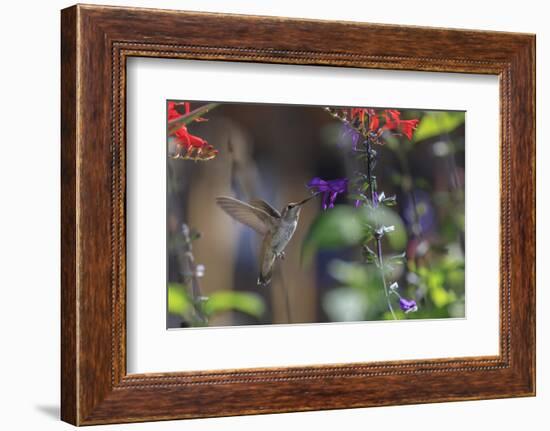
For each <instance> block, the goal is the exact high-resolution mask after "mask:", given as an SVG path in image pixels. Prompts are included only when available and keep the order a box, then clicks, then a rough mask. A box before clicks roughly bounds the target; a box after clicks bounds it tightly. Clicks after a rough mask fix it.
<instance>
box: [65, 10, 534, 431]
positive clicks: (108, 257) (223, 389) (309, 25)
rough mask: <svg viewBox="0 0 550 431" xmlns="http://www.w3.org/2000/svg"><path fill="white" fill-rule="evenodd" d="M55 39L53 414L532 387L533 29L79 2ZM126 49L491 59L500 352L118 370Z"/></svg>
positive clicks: (494, 394) (207, 409) (426, 65)
mask: <svg viewBox="0 0 550 431" xmlns="http://www.w3.org/2000/svg"><path fill="white" fill-rule="evenodd" d="M61 46H62V63H61V70H62V94H61V106H62V113H61V117H62V134H61V136H62V153H61V168H62V185H61V187H62V241H61V249H62V296H61V300H62V304H61V305H62V327H61V330H62V346H61V349H62V373H61V374H62V381H61V385H62V392H61V393H62V400H61V406H62V409H61V415H62V419H63V420H65V421H67V422H70V423H72V424H77V425H86V424H99V423H111V422H136V421H145V420H161V419H175V418H189V417H209V416H222V415H239V414H256V413H272V412H287V411H306V410H316V409H337V408H351V407H365V406H379V405H389V404H411V403H424V402H441V401H450V400H470V399H481V398H501V397H511V396H529V395H534V393H535V134H534V133H535V132H534V131H535V124H534V118H535V112H534V110H535V107H534V101H535V77H534V73H535V72H534V71H535V37H534V36H533V35H525V34H512V33H498V32H481V31H469V30H468V31H466V30H448V29H433V28H422V27H401V26H389V25H375V24H362V23H351V22H331V21H311V20H294V19H285V18H269V17H252V16H240V15H219V14H206V13H188V12H176V11H162V10H146V9H131V8H117V7H101V6H80V5H79V6H73V7H71V8H68V9H65V10H63V11H62V32H61ZM130 56H148V57H166V58H187V59H200V60H204V61H208V60H223V61H244V62H258V63H259V62H263V63H284V64H301V65H304V64H305V65H332V66H347V67H359V68H378V69H402V70H420V71H442V72H462V73H482V74H494V75H498V76H499V77H500V89H501V91H500V106H501V196H500V198H501V219H500V226H501V241H500V247H501V250H500V254H501V265H500V276H501V278H500V292H501V295H500V299H501V307H500V316H501V327H500V335H501V344H500V346H501V348H500V354H499V355H498V356H496V357H483V358H480V357H465V358H442V359H440V360H437V359H433V360H423V361H405V362H382V363H364V364H339V365H332V364H331V365H326V366H305V367H294V368H269V369H247V370H225V371H217V372H213V371H209V370H205V371H203V372H187V373H159V374H143V375H127V373H126V365H125V364H126V350H125V333H126V330H125V295H126V272H125V271H126V267H125V264H126V260H125V250H126V249H125V247H126V245H125V190H126V185H125V181H126V175H125V151H126V140H125V100H126V86H125V83H126V70H125V65H126V59H127V58H128V57H130ZM495 222H498V221H497V220H495Z"/></svg>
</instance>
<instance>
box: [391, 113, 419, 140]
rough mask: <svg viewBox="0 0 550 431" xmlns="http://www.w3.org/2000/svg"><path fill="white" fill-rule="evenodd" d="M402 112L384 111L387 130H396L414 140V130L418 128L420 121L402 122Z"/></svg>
mask: <svg viewBox="0 0 550 431" xmlns="http://www.w3.org/2000/svg"><path fill="white" fill-rule="evenodd" d="M400 117H401V112H399V111H397V110H395V109H386V110H385V111H384V118H385V120H386V123H385V124H384V129H385V130H395V131H398V132H401V133H403V134H404V135H405V136H406V137H407V138H409V140H410V139H412V135H413V132H414V130H415V129H416V128H417V127H418V123H419V122H420V120H417V119H414V120H401V118H400Z"/></svg>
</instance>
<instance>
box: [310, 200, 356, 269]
mask: <svg viewBox="0 0 550 431" xmlns="http://www.w3.org/2000/svg"><path fill="white" fill-rule="evenodd" d="M363 236H364V230H363V224H362V222H361V218H360V212H359V211H357V210H356V209H355V208H352V207H351V206H348V205H337V206H335V207H334V208H332V209H329V210H326V211H323V212H321V213H320V214H319V215H318V216H317V218H316V219H315V220H314V221H313V223H312V224H311V226H310V228H309V231H308V233H307V235H306V237H305V239H304V242H303V243H302V261H303V262H304V263H305V264H309V263H310V262H311V259H312V258H313V256H314V255H315V253H316V252H317V251H318V250H319V249H323V250H331V249H338V248H342V247H347V246H352V245H356V244H359V243H360V242H361V240H362V239H363Z"/></svg>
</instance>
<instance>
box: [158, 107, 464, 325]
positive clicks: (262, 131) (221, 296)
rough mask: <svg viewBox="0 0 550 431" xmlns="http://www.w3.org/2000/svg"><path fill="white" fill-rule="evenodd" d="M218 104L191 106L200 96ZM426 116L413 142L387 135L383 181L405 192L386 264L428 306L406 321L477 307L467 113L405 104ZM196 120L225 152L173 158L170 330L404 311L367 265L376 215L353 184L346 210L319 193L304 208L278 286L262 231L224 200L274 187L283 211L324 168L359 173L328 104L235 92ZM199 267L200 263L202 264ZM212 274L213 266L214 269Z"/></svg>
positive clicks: (343, 203)
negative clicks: (229, 211) (223, 205)
mask: <svg viewBox="0 0 550 431" xmlns="http://www.w3.org/2000/svg"><path fill="white" fill-rule="evenodd" d="M205 103H206V102H197V103H194V102H193V103H192V105H193V106H194V107H196V106H201V104H205ZM400 111H401V113H402V117H403V118H404V119H407V118H418V119H420V124H419V126H418V129H417V130H416V132H415V134H414V136H413V139H412V140H410V141H409V140H408V139H406V138H403V137H401V136H394V135H389V134H385V135H384V136H383V138H384V139H383V141H384V142H385V145H383V146H377V147H376V151H377V152H378V164H377V166H376V175H377V180H378V187H379V190H380V191H384V192H385V194H386V196H390V195H395V196H396V205H395V206H393V207H391V208H386V207H384V208H383V211H384V214H383V218H384V224H385V225H393V226H395V231H393V232H391V233H390V234H387V235H385V236H384V238H383V241H384V243H383V247H384V256H385V260H386V265H385V267H386V268H385V271H386V276H387V278H388V279H391V280H395V281H398V283H399V286H400V291H401V293H402V294H403V295H404V296H406V297H409V298H414V299H415V300H416V301H417V303H418V311H417V312H415V313H409V314H406V315H405V314H404V313H403V312H401V311H399V307H394V308H396V314H398V317H399V318H407V319H425V318H449V317H464V315H465V306H464V304H465V287H464V284H465V281H464V280H465V277H464V267H465V257H464V256H465V251H464V250H465V240H464V230H465V217H464V178H465V175H464V169H465V141H464V136H465V113H464V112H454V111H453V112H447V111H445V112H444V111H425V110H415V109H400ZM206 117H207V118H208V121H207V122H201V123H197V124H195V123H193V124H190V125H189V126H188V127H189V130H190V132H191V133H194V134H196V135H198V136H200V137H201V138H203V139H206V140H207V141H208V142H209V144H211V145H213V146H214V147H216V149H218V150H219V153H218V155H217V156H216V158H214V159H213V160H209V161H206V162H192V161H189V160H170V159H169V160H168V162H167V163H168V184H167V185H168V199H167V222H168V226H167V230H168V259H169V260H168V284H167V289H168V298H167V306H168V323H167V324H168V327H171V328H175V327H187V326H205V325H208V326H225V325H246V324H267V323H289V319H290V318H291V317H290V316H288V313H286V312H285V310H284V308H285V307H284V302H285V298H284V296H285V293H284V290H286V291H287V295H288V297H289V299H290V304H291V308H292V318H291V321H292V323H310V322H342V321H363V320H381V319H391V315H390V314H389V312H388V308H387V304H386V300H385V297H384V293H383V288H382V282H381V276H380V274H379V272H378V271H377V270H376V268H375V267H374V266H373V265H365V264H364V263H361V248H360V246H359V245H360V244H361V243H362V242H363V240H364V239H365V235H366V234H368V229H366V228H365V226H366V225H368V224H369V223H370V219H369V218H370V217H372V215H371V214H369V211H368V210H367V209H366V208H355V207H354V206H353V200H352V193H351V191H350V193H348V196H346V195H343V196H339V197H338V200H337V205H336V206H335V208H334V209H331V210H327V211H321V209H320V202H319V201H318V200H314V201H313V202H314V203H312V204H307V206H306V207H305V208H304V210H303V211H302V215H301V218H300V223H299V226H298V229H297V231H296V233H295V235H294V237H293V239H292V240H291V242H290V244H289V246H288V247H287V253H286V254H287V258H286V259H285V261H283V262H282V264H281V266H280V270H279V271H278V272H276V274H275V277H274V280H273V283H272V286H270V287H269V288H263V289H261V288H258V287H257V286H256V278H257V270H258V265H259V263H258V252H257V251H258V248H259V241H258V240H259V238H257V235H256V234H255V233H254V232H252V231H251V230H250V229H249V228H246V227H244V226H242V225H239V224H237V223H235V222H233V221H232V220H230V219H229V217H227V216H226V215H225V214H223V212H222V211H221V210H220V209H219V208H217V207H216V206H215V204H214V199H215V197H216V196H219V195H227V196H234V197H236V198H238V199H242V200H245V201H247V200H251V199H254V198H261V199H264V200H266V201H267V202H270V203H271V204H272V205H274V206H275V207H277V208H281V207H282V206H283V205H285V204H286V203H287V202H289V201H296V200H298V199H301V198H304V197H306V196H307V193H308V191H307V188H306V187H305V184H306V183H307V181H308V180H309V179H311V178H313V177H315V176H319V177H322V178H327V179H332V178H341V177H344V176H347V177H350V178H351V177H352V176H353V172H354V170H356V166H355V164H354V163H355V162H354V160H352V158H351V157H350V154H349V148H350V146H351V140H350V138H349V136H345V135H344V134H343V133H342V124H341V123H340V122H339V121H337V120H335V119H333V118H331V117H330V116H329V115H327V114H326V113H325V112H324V111H323V109H322V107H311V106H295V105H254V104H231V103H222V104H220V105H219V106H218V107H216V109H213V110H211V111H210V112H209V113H208V115H207V116H206ZM183 223H185V224H187V225H189V226H192V227H193V228H194V229H195V230H196V231H197V232H200V234H201V235H200V238H199V237H197V238H193V259H194V261H196V262H197V264H200V265H201V268H204V270H201V271H200V272H201V274H200V277H198V279H199V282H200V288H201V291H200V294H198V293H197V292H196V291H195V292H194V291H193V288H192V283H191V281H190V279H189V277H186V274H187V272H186V271H188V269H187V270H186V269H185V267H186V265H185V261H186V257H185V256H187V255H186V253H187V251H186V247H185V241H183V240H182V239H181V225H182V224H183ZM195 266H196V264H195ZM202 272H204V273H202Z"/></svg>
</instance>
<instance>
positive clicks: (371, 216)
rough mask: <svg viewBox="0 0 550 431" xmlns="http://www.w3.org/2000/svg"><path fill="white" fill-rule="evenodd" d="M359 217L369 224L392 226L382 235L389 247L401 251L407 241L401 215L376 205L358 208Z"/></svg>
mask: <svg viewBox="0 0 550 431" xmlns="http://www.w3.org/2000/svg"><path fill="white" fill-rule="evenodd" d="M359 211H360V213H361V219H362V220H363V222H364V223H367V224H369V225H371V226H374V227H377V226H381V225H384V226H394V227H395V230H394V231H393V232H388V233H386V234H385V235H384V239H385V240H387V242H388V243H389V245H390V247H391V248H392V249H393V250H397V251H399V252H401V251H402V250H403V248H404V247H405V244H406V243H407V230H406V229H405V226H404V224H403V220H401V217H399V215H398V214H397V212H395V211H394V210H393V209H391V208H388V207H385V206H384V205H378V207H376V208H372V207H369V206H366V207H362V208H359Z"/></svg>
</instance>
